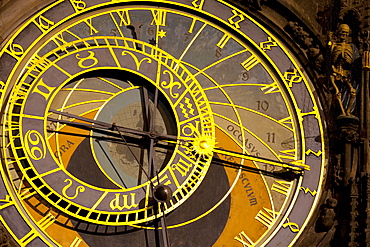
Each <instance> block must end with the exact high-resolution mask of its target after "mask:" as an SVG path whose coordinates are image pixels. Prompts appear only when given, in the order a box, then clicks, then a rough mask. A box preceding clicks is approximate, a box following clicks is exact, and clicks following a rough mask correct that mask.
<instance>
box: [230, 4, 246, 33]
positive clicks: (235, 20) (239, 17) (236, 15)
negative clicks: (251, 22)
mask: <svg viewBox="0 0 370 247" xmlns="http://www.w3.org/2000/svg"><path fill="white" fill-rule="evenodd" d="M231 12H232V13H233V16H231V17H230V18H229V19H227V20H228V21H229V23H230V24H231V25H233V26H234V27H235V28H238V29H239V28H240V26H239V23H240V22H242V21H244V19H245V17H244V15H243V13H241V12H239V11H237V10H235V9H233V10H232V11H231Z"/></svg>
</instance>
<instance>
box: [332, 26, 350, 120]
mask: <svg viewBox="0 0 370 247" xmlns="http://www.w3.org/2000/svg"><path fill="white" fill-rule="evenodd" d="M349 33H350V28H349V26H348V25H347V24H341V25H340V26H339V28H338V40H337V42H332V41H331V40H329V44H328V45H329V48H330V61H331V73H330V82H331V83H332V85H333V87H334V90H335V97H336V99H337V101H338V103H339V106H340V110H341V113H342V115H345V116H351V110H352V106H353V103H354V101H355V98H356V89H355V88H354V87H353V85H352V78H351V71H352V65H353V61H354V46H353V45H352V44H350V43H348V36H349ZM330 38H331V37H330ZM341 89H342V90H343V89H344V90H347V91H348V93H349V101H348V104H347V107H345V106H344V105H343V102H342V93H341Z"/></svg>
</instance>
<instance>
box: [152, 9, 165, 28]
mask: <svg viewBox="0 0 370 247" xmlns="http://www.w3.org/2000/svg"><path fill="white" fill-rule="evenodd" d="M151 11H152V16H153V20H152V22H151V23H150V25H157V26H166V18H167V11H165V10H161V9H160V10H151Z"/></svg>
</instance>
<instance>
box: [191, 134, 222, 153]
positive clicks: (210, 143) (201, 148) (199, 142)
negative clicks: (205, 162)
mask: <svg viewBox="0 0 370 247" xmlns="http://www.w3.org/2000/svg"><path fill="white" fill-rule="evenodd" d="M215 145H216V140H215V138H214V137H211V136H207V135H201V136H198V137H196V138H195V140H194V141H193V142H192V143H191V149H192V151H194V152H195V153H196V154H198V155H199V156H211V155H212V154H213V149H214V147H215Z"/></svg>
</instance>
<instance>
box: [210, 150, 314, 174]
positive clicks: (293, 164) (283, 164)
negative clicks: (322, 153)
mask: <svg viewBox="0 0 370 247" xmlns="http://www.w3.org/2000/svg"><path fill="white" fill-rule="evenodd" d="M213 152H214V153H218V154H223V155H228V156H233V157H236V158H241V159H247V160H250V161H256V162H261V163H265V164H268V165H273V166H280V167H283V168H288V169H292V170H296V171H303V170H307V171H309V170H310V167H309V166H308V165H306V164H303V163H301V162H299V161H293V162H290V163H287V162H282V161H277V160H272V159H268V158H262V157H257V156H253V155H249V154H243V153H238V152H234V151H229V150H223V149H220V148H214V149H213Z"/></svg>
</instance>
